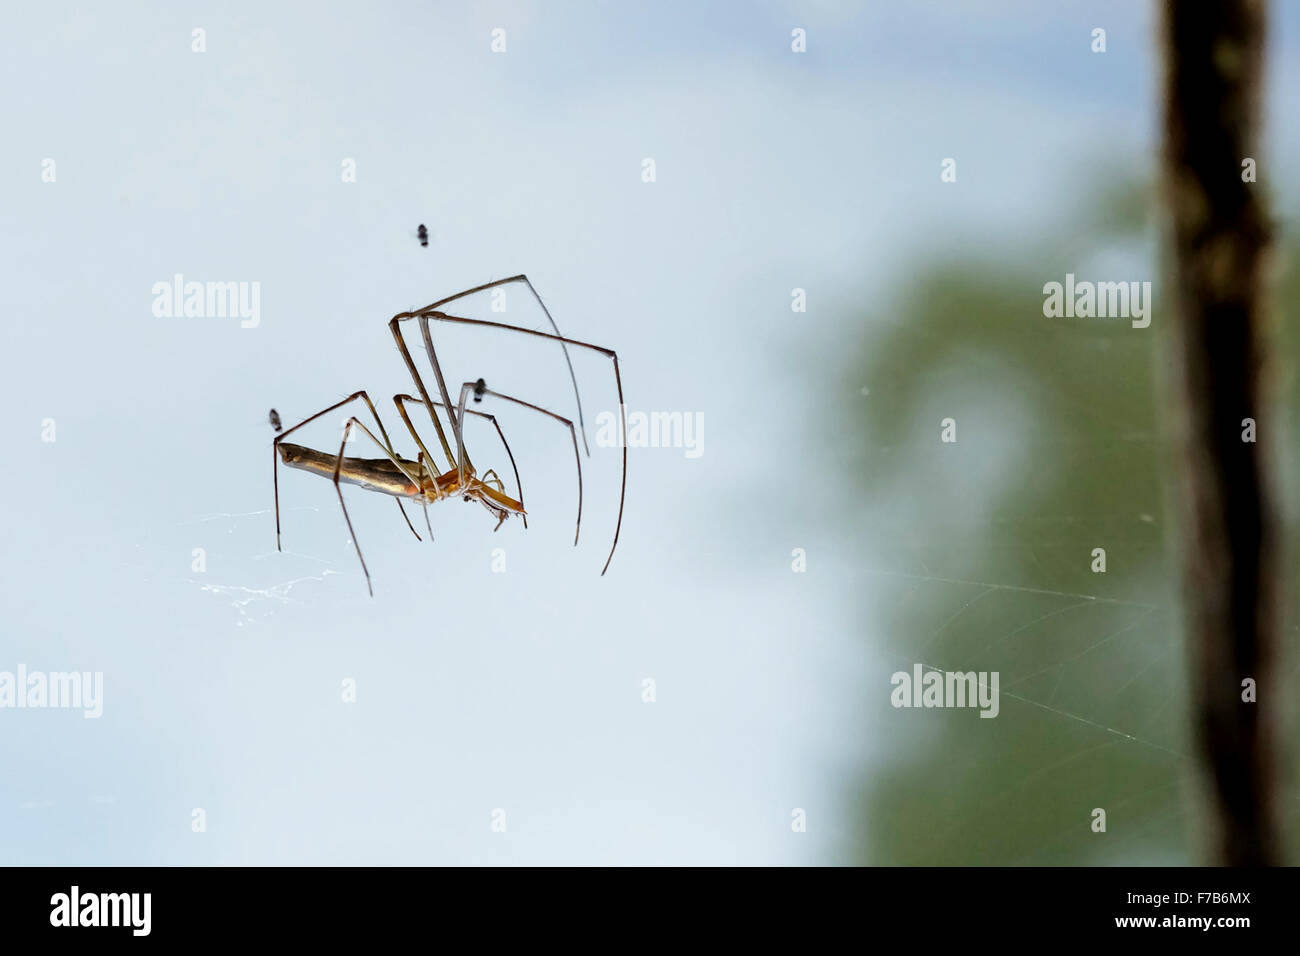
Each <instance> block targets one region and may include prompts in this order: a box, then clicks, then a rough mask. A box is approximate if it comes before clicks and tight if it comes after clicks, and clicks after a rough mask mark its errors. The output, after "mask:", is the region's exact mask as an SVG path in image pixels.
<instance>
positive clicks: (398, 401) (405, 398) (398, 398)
mask: <svg viewBox="0 0 1300 956" xmlns="http://www.w3.org/2000/svg"><path fill="white" fill-rule="evenodd" d="M405 402H416V403H417V404H423V403H424V400H423V399H421V398H416V397H415V396H414V395H394V396H393V403H394V404H395V405H396V406H397V410H398V412H399V413H400V414H401V416H402V420H403V421H405V422H406V425H407V428H409V429H411V432H412V434H414V433H415V426H414V425H412V424H411V420H410V418H409V417H408V416H407V415H406V409H405V408H404V407H403V403H405ZM433 404H434V405H435V406H436V407H438V408H442V409H444V410H445V408H446V406H444V405H442V404H441V403H439V402H434V403H433ZM465 411H466V412H468V413H469V414H470V415H474V416H475V417H477V418H486V419H487V420H488V421H490V422H491V423H492V427H493V428H495V429H496V430H497V435H498V437H500V439H501V444H502V445H504V446H505V449H506V455H507V456H509V458H510V467H511V468H512V469H513V470H514V473H515V487H516V488H517V489H518V490H519V503H520V504H521V505H522V504H523V503H524V485H523V482H522V481H521V480H520V478H519V466H518V465H516V464H515V453H514V452H512V451H511V450H510V442H508V441H506V435H505V432H503V431H502V430H501V425H500V423H498V422H497V419H496V416H495V415H489V414H488V413H487V412H476V411H474V410H473V409H472V408H467V409H465ZM416 440H417V442H418V441H419V439H418V438H417V439H416ZM421 448H423V445H421ZM434 481H435V483H436V482H437V477H436V476H435V477H434ZM503 490H504V489H503ZM520 517H521V518H523V521H524V527H525V528H527V527H528V516H527V515H521V516H520Z"/></svg>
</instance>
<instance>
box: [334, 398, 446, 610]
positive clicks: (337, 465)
mask: <svg viewBox="0 0 1300 956" xmlns="http://www.w3.org/2000/svg"><path fill="white" fill-rule="evenodd" d="M353 425H356V426H357V428H359V429H361V431H363V432H364V433H365V434H366V436H367V437H368V438H369V439H370V440H371V441H372V442H374V443H375V444H376V445H378V446H379V447H380V449H382V450H383V451H384V452H385V453H387V451H388V449H387V448H385V447H384V444H383V442H381V441H380V440H379V439H378V438H376V437H375V436H374V434H373V433H372V432H371V431H370V429H369V428H367V427H366V426H365V425H363V424H362V423H361V419H359V418H357V417H356V416H355V415H353V416H352V417H351V418H349V419H348V420H347V424H345V425H344V426H343V440H342V441H341V442H339V454H338V458H337V459H335V461H334V491H335V492H336V493H337V494H338V496H339V507H340V508H342V509H343V520H344V521H346V522H347V525H348V534H350V535H351V536H352V546H353V547H354V548H356V549H357V560H359V561H360V562H361V570H362V572H364V573H365V576H366V590H367V591H369V592H370V596H371V597H374V596H375V589H374V587H372V586H371V584H370V569H369V568H367V567H366V559H365V558H364V557H363V556H362V554H361V543H360V542H359V541H357V533H356V531H354V530H353V528H352V517H351V515H349V514H348V506H347V504H346V503H345V502H344V501H343V486H342V485H341V484H340V482H339V475H340V473H341V471H342V469H343V452H344V451H345V450H346V449H347V445H348V435H349V434H350V433H351V431H352V426H353ZM389 458H391V459H392V460H393V464H395V465H397V467H398V469H399V470H400V471H401V472H402V474H403V475H405V476H406V477H407V478H408V479H410V480H411V481H412V482H413V483H414V485H415V487H416V489H417V490H419V489H420V482H419V480H418V479H417V478H413V477H412V476H411V473H410V472H408V471H407V470H406V469H405V468H403V467H402V465H401V463H400V462H398V460H397V458H396V457H395V456H393V455H389ZM420 497H421V498H423V497H424V495H423V494H422V493H421V495H420ZM402 513H403V514H405V513H406V512H405V511H403V512H402ZM425 515H426V517H427V516H428V512H427V511H426V512H425ZM412 530H414V529H412ZM429 536H430V537H431V538H432V537H433V529H432V528H430V529H429ZM416 537H419V536H418V535H417V536H416Z"/></svg>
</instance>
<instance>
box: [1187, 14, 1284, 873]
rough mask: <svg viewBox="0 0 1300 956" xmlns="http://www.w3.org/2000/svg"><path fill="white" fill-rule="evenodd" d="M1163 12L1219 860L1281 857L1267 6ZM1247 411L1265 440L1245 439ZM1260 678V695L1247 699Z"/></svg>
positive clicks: (1202, 726)
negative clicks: (1270, 466)
mask: <svg viewBox="0 0 1300 956" xmlns="http://www.w3.org/2000/svg"><path fill="white" fill-rule="evenodd" d="M1163 7H1164V36H1163V43H1164V56H1165V69H1166V73H1165V81H1164V124H1165V130H1164V132H1165V143H1164V169H1163V180H1164V184H1165V188H1166V189H1167V203H1168V210H1169V213H1170V216H1171V226H1172V232H1171V238H1172V250H1171V251H1172V263H1171V264H1172V279H1173V290H1174V295H1175V309H1176V320H1175V324H1176V326H1177V339H1178V350H1177V359H1176V362H1177V365H1178V376H1179V379H1180V382H1179V387H1180V390H1181V393H1180V396H1179V397H1180V401H1179V406H1180V408H1181V410H1182V413H1183V415H1184V420H1183V421H1182V423H1181V425H1182V428H1183V429H1184V431H1183V434H1182V436H1181V437H1182V451H1183V460H1182V468H1181V471H1182V475H1181V479H1180V480H1181V487H1180V489H1179V491H1180V493H1181V502H1180V504H1181V506H1182V509H1183V511H1182V514H1183V529H1184V539H1183V546H1184V551H1185V556H1184V559H1183V584H1184V588H1185V590H1186V599H1187V605H1186V606H1187V628H1188V641H1189V644H1190V650H1191V660H1192V665H1193V666H1192V675H1191V680H1192V701H1191V703H1192V707H1191V710H1192V714H1193V716H1194V719H1195V721H1196V728H1195V730H1196V733H1197V741H1198V746H1199V749H1200V753H1201V755H1202V759H1203V761H1204V765H1205V770H1206V771H1207V774H1208V779H1209V785H1210V792H1211V793H1212V800H1213V806H1212V818H1213V825H1214V827H1215V833H1214V842H1213V852H1214V857H1215V862H1218V863H1226V864H1233V865H1257V864H1266V863H1276V862H1278V859H1277V857H1278V854H1279V838H1278V830H1277V826H1276V823H1275V818H1274V798H1275V791H1276V788H1275V784H1274V780H1273V776H1274V766H1273V757H1272V755H1273V745H1274V735H1273V725H1274V723H1275V715H1276V713H1277V707H1276V704H1275V701H1276V694H1277V693H1278V691H1279V688H1277V687H1276V686H1274V684H1273V682H1272V680H1271V678H1272V672H1271V668H1272V666H1273V662H1274V657H1275V653H1276V647H1277V643H1278V633H1279V628H1280V597H1281V594H1280V590H1279V581H1278V568H1277V553H1278V548H1279V535H1280V531H1279V522H1278V518H1277V513H1276V508H1275V505H1274V502H1273V498H1272V495H1271V493H1270V489H1269V482H1268V475H1267V471H1266V467H1265V464H1266V463H1265V461H1264V456H1263V455H1262V453H1261V447H1267V445H1268V443H1269V436H1270V433H1272V434H1276V429H1275V428H1272V429H1271V427H1270V426H1271V425H1272V424H1273V423H1272V421H1271V420H1270V419H1269V418H1267V417H1266V416H1265V417H1261V413H1262V412H1263V411H1264V407H1263V404H1262V392H1263V388H1262V386H1263V380H1264V377H1263V374H1262V373H1263V367H1264V359H1265V352H1264V335H1263V325H1264V322H1263V319H1264V315H1263V310H1264V301H1265V293H1266V290H1265V289H1264V278H1265V275H1264V265H1265V256H1266V253H1267V250H1268V246H1269V226H1268V223H1267V220H1266V216H1265V212H1264V210H1263V208H1262V203H1261V200H1260V198H1259V196H1260V194H1259V193H1258V191H1257V189H1258V187H1257V186H1256V185H1255V184H1254V183H1253V182H1245V181H1243V179H1244V176H1243V160H1245V159H1246V158H1247V157H1250V158H1252V159H1258V155H1257V153H1256V152H1255V149H1256V148H1257V146H1258V144H1259V143H1260V135H1259V133H1260V114H1261V97H1262V75H1263V52H1264V40H1265V30H1266V16H1265V3H1264V2H1263V0H1216V2H1207V3H1201V2H1180V0H1164V3H1163ZM1251 178H1252V179H1253V177H1251ZM1246 419H1250V420H1252V421H1253V422H1254V423H1255V425H1256V427H1257V428H1258V434H1259V439H1260V443H1257V442H1256V441H1254V440H1253V436H1249V437H1251V439H1252V440H1245V437H1246V436H1245V435H1244V433H1245V431H1246V429H1247V427H1248V426H1247V424H1246V423H1245V420H1246ZM1247 678H1249V679H1252V680H1254V681H1255V682H1256V685H1257V693H1258V703H1250V702H1245V701H1243V699H1242V697H1243V687H1242V682H1243V681H1245V680H1246V679H1247Z"/></svg>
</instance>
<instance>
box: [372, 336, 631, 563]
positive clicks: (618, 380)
mask: <svg viewBox="0 0 1300 956" xmlns="http://www.w3.org/2000/svg"><path fill="white" fill-rule="evenodd" d="M416 318H418V319H419V320H420V326H421V331H422V332H424V333H425V334H426V335H427V332H428V329H427V324H428V322H429V321H430V320H433V321H437V322H452V323H456V324H459V325H473V326H480V327H483V328H489V329H505V330H506V331H510V332H520V333H523V334H524V335H531V336H534V337H536V338H542V339H551V340H553V341H557V342H564V343H567V344H569V345H575V346H579V347H581V348H585V349H591V350H592V351H593V352H599V353H600V354H601V355H605V356H607V357H608V358H609V359H610V360H611V361H612V362H613V363H614V386H615V388H616V389H617V390H618V413H619V418H620V419H621V422H622V430H621V432H620V434H622V435H626V434H627V404H626V403H625V402H624V400H623V376H622V373H621V372H620V371H619V366H618V353H617V352H615V351H614V350H613V349H607V348H605V347H604V346H602V345H594V344H593V343H591V342H582V341H579V340H578V339H570V338H566V337H564V336H560V335H551V334H550V333H549V332H538V331H536V330H535V329H526V328H523V327H522V326H518V325H506V324H504V323H501V322H488V321H486V320H484V319H467V318H464V317H462V316H459V315H447V314H446V313H445V312H424V311H421V312H402V313H399V314H397V315H395V316H393V318H392V319H391V320H390V321H389V323H388V325H389V328H391V329H393V330H395V331H394V334H395V335H398V336H399V337H400V333H397V332H396V329H397V328H398V326H399V325H400V323H402V322H405V321H407V320H409V319H416ZM412 364H413V363H412ZM471 387H473V385H471ZM622 445H623V464H622V480H621V483H620V487H619V493H618V520H617V522H616V523H615V525H614V540H613V543H611V544H610V548H609V557H607V558H606V559H605V566H604V567H603V568H602V569H601V571H600V573H601V574H604V573H605V572H606V571H608V570H609V565H610V562H611V561H613V560H614V551H615V549H617V548H618V536H619V532H620V531H622V529H623V505H624V503H625V501H626V499H627V442H626V440H624V441H622Z"/></svg>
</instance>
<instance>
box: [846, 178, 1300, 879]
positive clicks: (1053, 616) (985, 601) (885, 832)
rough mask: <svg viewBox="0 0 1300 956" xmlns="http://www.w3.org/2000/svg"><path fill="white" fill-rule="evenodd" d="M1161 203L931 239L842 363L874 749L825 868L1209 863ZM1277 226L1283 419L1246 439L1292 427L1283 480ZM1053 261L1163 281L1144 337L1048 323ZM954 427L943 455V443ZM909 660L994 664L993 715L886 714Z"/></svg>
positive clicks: (1121, 328)
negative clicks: (851, 818) (1184, 593)
mask: <svg viewBox="0 0 1300 956" xmlns="http://www.w3.org/2000/svg"><path fill="white" fill-rule="evenodd" d="M1154 208H1155V204H1154V197H1152V196H1151V195H1150V194H1149V191H1148V190H1145V189H1143V188H1141V187H1139V186H1136V185H1126V186H1124V187H1123V188H1122V189H1121V190H1120V191H1119V192H1117V193H1115V194H1112V195H1111V196H1110V197H1108V198H1106V199H1105V200H1104V201H1102V202H1101V203H1099V204H1096V205H1092V206H1090V207H1088V211H1087V212H1086V213H1084V214H1082V215H1080V216H1078V217H1075V219H1074V221H1075V223H1076V228H1075V230H1074V231H1073V232H1072V233H1070V234H1069V235H1067V236H1062V237H1058V238H1046V239H1044V238H1042V237H1035V238H1032V239H1029V240H1026V241H1023V242H1019V243H1013V244H1010V245H998V244H992V245H986V244H984V243H981V244H980V246H979V247H978V248H972V247H971V246H961V245H959V246H956V247H954V248H953V249H952V250H951V251H940V252H938V253H936V254H934V255H933V256H932V257H931V258H930V259H929V261H927V262H925V263H922V264H920V269H919V271H918V272H917V273H916V274H914V275H913V276H911V277H909V278H908V279H907V280H906V281H905V283H904V288H903V289H902V293H901V295H900V296H899V299H898V301H899V305H898V307H897V308H896V309H888V310H886V309H884V308H878V309H877V310H876V311H874V312H871V313H869V314H868V315H867V316H866V323H865V331H864V335H863V336H862V338H861V339H860V340H859V345H858V346H857V348H856V351H853V352H851V353H850V354H849V355H848V356H847V359H846V358H845V357H843V356H842V357H840V358H839V359H838V361H840V362H841V363H844V367H845V373H844V384H845V387H844V388H843V389H841V390H840V391H841V393H842V394H844V395H846V396H848V398H847V404H846V405H844V406H843V407H841V408H840V409H839V414H838V415H836V416H834V417H833V418H832V421H833V422H834V424H835V425H836V426H837V428H838V430H837V431H836V433H835V434H834V436H833V438H832V441H831V443H830V444H829V447H830V448H831V449H832V451H831V454H832V455H833V456H834V458H835V459H836V467H837V468H839V469H841V470H842V473H843V474H844V475H845V476H846V481H847V483H848V485H849V487H850V488H851V489H852V490H853V492H854V493H855V494H856V495H863V494H864V493H865V500H866V501H867V502H868V503H869V505H868V508H867V514H866V515H865V516H863V517H862V518H861V519H860V521H859V522H857V523H856V524H854V526H853V531H854V532H855V534H856V535H857V536H858V541H859V544H858V546H857V550H858V551H859V552H860V554H861V559H862V563H863V574H862V579H863V581H864V587H865V588H866V589H867V591H866V597H865V600H864V604H863V608H862V610H861V613H862V614H863V615H864V616H868V615H869V617H868V622H867V627H866V630H867V632H868V633H869V634H870V635H872V660H873V661H874V662H875V664H874V665H873V670H872V672H871V675H870V679H871V680H872V686H873V687H878V688H879V692H878V693H873V694H869V695H868V698H869V701H870V703H869V706H868V712H867V713H866V714H865V715H864V726H866V727H870V728H872V729H873V731H874V732H873V739H872V741H871V744H870V746H871V747H872V749H873V751H874V756H873V759H872V760H871V761H870V763H869V765H868V766H867V767H866V769H864V771H863V773H862V777H861V779H860V780H858V781H856V783H855V796H854V800H855V801H856V805H857V806H858V808H859V819H860V827H861V829H860V831H859V833H858V834H857V843H856V845H855V846H852V847H846V850H845V853H844V856H843V858H842V859H841V860H840V861H839V862H853V863H872V864H984V865H990V864H992V865H1001V864H1049V865H1053V864H1121V863H1131V864H1166V863H1175V864H1176V863H1195V862H1198V861H1200V859H1201V853H1202V846H1201V843H1200V834H1201V833H1202V831H1203V827H1202V821H1201V820H1200V819H1199V814H1200V813H1201V810H1200V806H1201V805H1200V802H1199V800H1198V792H1197V790H1196V778H1195V775H1194V773H1193V769H1194V763H1193V759H1192V757H1191V751H1192V746H1193V745H1192V741H1191V739H1190V736H1189V733H1188V727H1187V704H1188V701H1187V697H1186V693H1185V687H1186V670H1185V654H1184V648H1183V644H1182V638H1181V619H1180V612H1179V600H1178V582H1177V571H1178V568H1177V547H1178V535H1177V528H1176V527H1175V526H1174V520H1173V516H1174V514H1175V513H1176V512H1175V509H1174V508H1173V507H1172V504H1171V500H1170V495H1169V490H1170V484H1169V478H1170V469H1171V468H1172V467H1174V466H1175V465H1176V464H1177V459H1176V458H1175V456H1174V455H1173V453H1172V447H1171V442H1170V439H1171V434H1172V432H1171V428H1170V422H1171V419H1172V416H1173V415H1175V414H1176V411H1177V409H1176V408H1175V407H1174V406H1173V404H1172V400H1171V398H1170V392H1169V389H1168V387H1167V384H1166V381H1167V378H1168V376H1167V365H1166V363H1167V361H1168V358H1167V357H1168V353H1169V346H1170V344H1171V343H1170V341H1169V338H1168V331H1169V330H1168V323H1169V322H1170V321H1171V320H1172V316H1171V305H1170V304H1169V299H1170V297H1169V296H1168V295H1163V294H1162V285H1163V284H1164V283H1162V282H1161V280H1160V278H1159V277H1160V269H1159V265H1158V262H1157V255H1156V248H1157V236H1156V231H1155V229H1154V228H1153V226H1152V223H1153V221H1154V217H1153V215H1152V211H1153V210H1154ZM1281 238H1282V240H1283V241H1282V242H1279V246H1278V250H1279V260H1278V261H1279V263H1280V264H1281V265H1282V266H1283V268H1282V270H1281V274H1280V276H1279V279H1280V281H1279V282H1278V284H1277V286H1276V287H1277V289H1278V291H1279V306H1280V308H1279V310H1278V314H1279V315H1280V316H1283V317H1285V318H1286V321H1284V322H1282V323H1280V328H1279V336H1278V338H1277V341H1276V349H1277V355H1276V358H1277V362H1276V363H1275V364H1276V370H1277V371H1278V372H1279V377H1278V380H1277V386H1278V395H1279V399H1280V402H1279V413H1278V416H1277V418H1276V419H1275V421H1276V422H1278V423H1280V424H1278V427H1277V428H1276V429H1262V431H1270V430H1271V431H1274V434H1275V435H1276V434H1278V433H1284V434H1285V435H1286V436H1287V437H1288V439H1289V441H1288V442H1287V443H1285V446H1284V443H1282V442H1272V443H1271V447H1270V450H1273V448H1276V451H1277V456H1276V457H1277V459H1278V464H1279V467H1280V468H1281V469H1282V472H1283V474H1284V475H1285V476H1286V479H1285V480H1286V483H1287V486H1288V487H1293V486H1294V482H1293V480H1292V479H1293V477H1294V475H1295V474H1296V471H1297V470H1296V468H1295V463H1294V458H1293V456H1291V455H1289V454H1287V455H1284V454H1283V448H1284V447H1287V448H1289V449H1291V450H1294V449H1295V448H1296V447H1297V445H1300V442H1297V440H1296V439H1297V437H1298V436H1297V428H1296V421H1297V420H1296V418H1295V416H1294V409H1296V408H1297V401H1296V400H1297V398H1298V397H1300V396H1297V394H1296V378H1295V375H1294V371H1293V370H1294V361H1293V360H1294V356H1295V355H1296V354H1297V351H1296V341H1295V334H1296V332H1295V329H1296V322H1295V321H1294V318H1293V316H1291V315H1289V314H1288V310H1291V311H1293V310H1294V308H1295V303H1297V302H1300V253H1298V250H1297V247H1296V246H1295V245H1294V244H1293V243H1291V242H1289V239H1288V237H1286V236H1285V235H1283V236H1282V237H1281ZM1067 272H1073V273H1075V274H1076V276H1077V278H1079V279H1090V280H1132V279H1138V280H1141V279H1151V280H1153V285H1154V290H1155V299H1154V302H1155V308H1154V313H1153V314H1154V320H1153V323H1152V326H1151V328H1149V329H1135V328H1132V327H1131V325H1130V323H1129V322H1128V321H1127V320H1122V319H1120V320H1117V319H1098V318H1089V319H1081V318H1068V319H1067V318H1046V317H1044V316H1043V314H1042V306H1043V299H1044V296H1043V292H1042V288H1043V284H1044V283H1045V282H1048V281H1058V282H1059V281H1063V280H1064V277H1065V274H1066V273H1067ZM886 313H887V314H886ZM947 417H951V418H952V419H954V420H955V421H956V423H957V424H956V427H957V441H956V443H953V444H945V443H942V442H941V441H940V422H941V420H942V419H943V418H947ZM1261 440H1270V439H1268V438H1263V437H1262V438H1261ZM1292 527H1294V523H1292ZM1290 537H1292V538H1293V537H1294V535H1291V536H1290ZM1095 548H1104V549H1105V552H1106V571H1105V573H1097V572H1095V571H1094V570H1093V567H1092V566H1093V564H1094V561H1095V559H1094V557H1093V549H1095ZM1287 633H1288V635H1293V634H1294V627H1293V625H1291V624H1288V629H1287ZM1289 644H1290V645H1291V646H1290V648H1289V649H1288V651H1289V654H1290V656H1289V657H1288V658H1287V659H1286V666H1287V668H1288V674H1289V679H1288V682H1287V683H1288V684H1289V685H1290V686H1296V682H1295V680H1294V678H1295V677H1296V671H1295V669H1294V663H1295V657H1296V655H1295V653H1294V641H1293V640H1289ZM913 662H922V663H924V664H926V665H929V666H932V667H937V668H943V669H945V670H961V671H966V670H974V671H998V672H1000V675H1001V678H1000V679H1001V685H1000V691H1001V713H1000V715H999V716H998V717H997V718H996V719H992V720H988V719H980V718H979V717H978V714H977V712H976V711H974V710H966V711H954V710H916V709H895V708H893V707H892V706H890V705H889V700H888V693H889V689H890V685H889V675H890V674H891V673H892V672H894V671H897V670H905V671H906V670H910V669H911V667H912V664H913ZM1290 709H1291V710H1292V711H1294V710H1295V708H1290ZM1291 739H1292V740H1294V735H1292V738H1291ZM1292 753H1294V751H1293V750H1292V751H1289V752H1288V754H1292ZM1281 763H1282V766H1283V767H1284V768H1285V767H1289V766H1291V765H1293V763H1294V760H1292V759H1290V758H1289V756H1288V757H1284V759H1283V760H1282V761H1281ZM1283 805H1284V807H1294V806H1295V795H1294V790H1292V789H1288V791H1287V793H1286V794H1285V795H1284V804H1283ZM1094 808H1103V809H1104V810H1105V811H1106V817H1107V819H1106V832H1105V833H1096V832H1093V829H1092V827H1091V824H1092V822H1093V816H1092V813H1093V810H1094ZM1291 858H1292V859H1295V854H1294V853H1292V855H1291Z"/></svg>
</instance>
